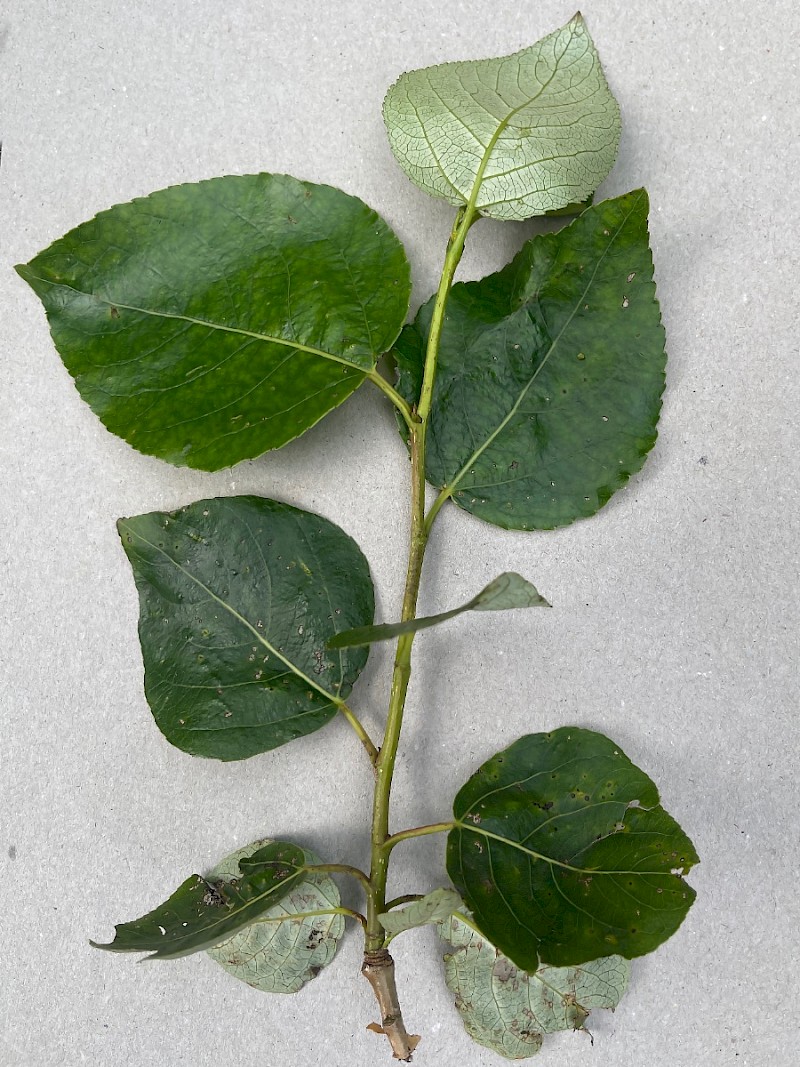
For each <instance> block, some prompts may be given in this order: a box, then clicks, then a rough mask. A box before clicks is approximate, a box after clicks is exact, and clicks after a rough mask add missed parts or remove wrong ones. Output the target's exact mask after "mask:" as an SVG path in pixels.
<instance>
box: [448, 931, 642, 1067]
mask: <svg viewBox="0 0 800 1067" xmlns="http://www.w3.org/2000/svg"><path fill="white" fill-rule="evenodd" d="M439 934H440V936H441V937H442V939H443V940H444V941H446V942H447V943H448V944H449V945H450V946H451V947H452V948H453V952H452V953H448V954H447V955H445V957H444V960H445V982H446V983H447V988H448V989H449V990H450V992H451V993H453V994H454V995H455V998H456V1007H457V1008H458V1010H459V1012H460V1014H461V1018H462V1019H463V1021H464V1028H465V1029H466V1031H467V1033H468V1034H469V1036H470V1037H471V1038H472V1039H473V1041H477V1042H478V1044H480V1045H485V1046H486V1047H487V1048H490V1049H492V1051H493V1052H498V1053H499V1054H500V1055H501V1056H505V1057H506V1058H507V1059H510V1060H521V1059H526V1058H527V1057H529V1056H534V1055H536V1053H537V1052H538V1051H539V1049H540V1048H541V1046H542V1040H543V1037H544V1035H545V1034H552V1033H555V1032H556V1031H558V1030H581V1029H583V1028H584V1023H585V1021H586V1018H587V1017H588V1015H589V1013H590V1012H591V1011H592V1010H593V1009H595V1008H615V1007H616V1006H617V1004H618V1003H619V1001H620V998H621V997H622V994H623V993H624V992H625V989H626V988H627V985H628V977H629V974H630V964H629V963H628V961H627V960H625V959H623V958H622V957H621V956H608V957H605V958H603V959H598V960H593V961H591V962H590V963H585V964H583V965H581V966H579V967H547V966H544V967H540V968H539V969H538V970H537V971H536V972H535V973H533V974H527V973H526V972H525V971H523V970H520V969H519V968H518V967H515V966H514V964H513V963H512V962H511V960H510V959H509V958H508V956H505V955H503V953H502V952H501V951H500V950H499V949H497V948H495V946H494V945H493V944H492V943H491V942H490V941H489V940H488V939H487V938H485V937H484V936H483V934H482V933H480V932H479V931H478V930H477V928H476V927H474V926H473V925H471V921H470V917H469V916H468V915H462V914H458V915H452V916H450V918H449V919H448V920H446V921H445V922H442V923H440V924H439Z"/></svg>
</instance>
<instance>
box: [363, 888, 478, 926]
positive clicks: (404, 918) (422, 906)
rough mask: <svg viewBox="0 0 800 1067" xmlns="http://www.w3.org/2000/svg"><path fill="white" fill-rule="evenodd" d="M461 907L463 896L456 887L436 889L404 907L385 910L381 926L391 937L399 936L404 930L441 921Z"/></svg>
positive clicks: (381, 917) (381, 918)
mask: <svg viewBox="0 0 800 1067" xmlns="http://www.w3.org/2000/svg"><path fill="white" fill-rule="evenodd" d="M460 907H462V903H461V897H460V896H459V895H458V893H456V891H455V889H446V888H444V889H434V890H433V892H432V893H428V894H426V896H424V897H422V899H421V900H415V901H412V903H410V904H406V906H405V907H404V908H397V909H395V910H394V911H386V912H384V913H383V914H382V915H381V916H380V920H381V926H382V927H383V928H384V930H385V931H386V933H387V934H388V935H389V936H390V937H397V935H398V934H401V933H403V931H404V930H412V929H414V927H417V926H429V925H431V924H433V923H438V922H441V921H442V920H443V919H446V918H447V916H448V915H452V914H453V912H454V911H457V910H458V908H460Z"/></svg>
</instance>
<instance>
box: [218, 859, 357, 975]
mask: <svg viewBox="0 0 800 1067" xmlns="http://www.w3.org/2000/svg"><path fill="white" fill-rule="evenodd" d="M270 844H272V842H269V841H256V842H254V843H253V844H252V845H247V846H246V847H245V848H240V849H238V850H237V851H236V852H233V853H232V854H231V855H230V856H226V857H225V859H224V860H222V861H221V862H220V863H218V864H217V865H216V867H214V869H213V870H212V871H210V872H209V874H208V875H207V879H208V881H210V882H217V881H220V880H221V881H222V882H223V883H224V885H225V886H227V885H229V883H230V881H231V879H234V880H235V879H238V878H239V877H241V871H240V867H239V861H240V860H241V859H244V858H246V857H250V856H252V855H253V854H254V853H256V852H258V851H260V850H261V849H263V848H265V847H266V846H267V845H270ZM303 856H304V860H305V863H306V864H308V865H309V866H313V865H315V864H318V863H319V862H320V860H319V858H318V857H317V856H315V855H314V853H313V852H310V851H309V850H308V849H303ZM340 904H341V900H340V897H339V890H338V889H337V887H336V883H335V882H334V881H333V879H332V878H330V877H329V876H328V875H327V874H321V873H320V872H318V871H306V872H305V874H304V875H303V877H302V878H301V879H300V880H299V881H298V882H296V883H295V884H294V885H293V886H292V888H291V889H290V890H289V892H288V893H287V894H286V896H284V897H283V898H282V899H281V901H280V903H278V904H276V905H275V906H274V907H272V908H270V909H269V911H267V912H265V913H264V914H263V915H261V916H260V917H259V919H258V920H257V921H256V922H254V923H253V924H252V925H251V926H248V927H246V928H245V929H242V930H239V931H238V932H237V933H235V934H234V935H233V936H232V937H230V938H228V940H227V941H222V942H221V943H220V944H218V945H215V946H214V947H213V948H210V949H208V954H209V956H211V958H212V959H213V960H215V961H216V962H217V963H219V964H220V966H221V967H223V968H224V969H225V970H226V971H227V972H228V974H231V975H233V977H234V978H238V979H240V980H241V981H242V982H246V983H247V984H248V985H251V986H253V988H254V989H260V990H261V991H262V992H264V993H296V992H297V991H298V989H302V987H303V986H304V985H305V984H306V983H307V982H310V981H311V979H312V978H315V977H316V976H317V974H319V972H320V970H321V969H322V968H323V967H326V966H327V965H328V964H329V963H330V962H331V960H332V959H333V957H334V955H335V953H336V949H337V946H338V944H339V941H340V940H341V938H342V935H343V934H344V917H343V916H342V915H337V914H333V915H331V914H328V915H320V914H311V915H308V916H307V917H305V918H302V917H300V918H299V917H298V916H302V915H303V913H306V912H324V911H326V910H329V909H332V908H338V907H339V906H340ZM287 916H291V918H287Z"/></svg>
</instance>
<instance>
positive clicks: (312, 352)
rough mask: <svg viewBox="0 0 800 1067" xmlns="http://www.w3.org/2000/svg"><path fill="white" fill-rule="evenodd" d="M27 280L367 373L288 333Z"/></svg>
mask: <svg viewBox="0 0 800 1067" xmlns="http://www.w3.org/2000/svg"><path fill="white" fill-rule="evenodd" d="M26 280H33V281H37V282H41V283H43V284H45V285H53V286H57V287H58V288H61V289H69V291H70V292H72V293H77V294H78V295H79V296H83V297H91V299H93V300H96V301H97V302H98V303H100V304H104V305H105V306H106V307H109V308H111V307H114V308H121V309H122V310H124V311H134V312H136V313H137V314H139V315H150V316H151V317H153V318H159V319H174V320H175V321H177V322H188V323H189V324H190V325H192V326H204V327H206V329H209V330H219V331H221V332H222V333H232V334H238V335H239V336H241V337H249V338H251V339H252V340H254V341H264V342H266V343H267V344H274V345H283V346H285V347H286V348H292V349H294V350H295V351H297V352H304V353H305V354H306V355H309V356H317V357H318V358H320V359H327V360H330V361H331V362H332V363H339V364H341V365H342V366H345V367H351V368H352V369H353V370H356V371H359V372H360V373H361V374H365V375H366V374H369V370H370V368H365V367H362V366H360V364H358V363H354V362H353V361H352V360H349V359H346V358H345V357H344V356H337V355H335V354H334V353H333V352H326V351H325V350H324V349H322V348H315V347H314V346H313V345H304V344H302V343H301V342H300V341H294V340H291V339H290V338H287V337H275V336H273V335H272V334H266V333H257V332H256V331H255V330H244V329H241V328H240V327H237V326H225V325H223V324H222V323H219V322H211V321H209V320H208V319H198V318H195V317H194V316H192V315H180V314H177V313H174V312H170V311H157V310H154V309H153V308H143V307H137V306H136V305H135V304H125V303H122V302H121V301H119V300H110V299H108V297H105V296H99V295H98V294H97V293H85V292H84V291H83V290H82V289H76V288H75V286H73V285H67V284H66V283H65V282H61V281H53V279H52V278H42V277H40V276H38V275H35V274H34V273H33V272H32V271H29V272H28V278H26Z"/></svg>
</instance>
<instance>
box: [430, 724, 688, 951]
mask: <svg viewBox="0 0 800 1067" xmlns="http://www.w3.org/2000/svg"><path fill="white" fill-rule="evenodd" d="M453 811H454V814H455V821H456V825H455V828H454V829H453V830H451V832H450V834H449V836H448V842H447V870H448V873H449V875H450V878H451V879H452V881H453V884H454V885H455V887H456V889H458V891H459V892H460V893H461V895H462V896H463V898H464V900H465V901H466V903H467V905H468V906H469V908H470V909H471V910H472V912H473V915H474V917H475V921H476V923H477V924H478V926H479V927H480V929H481V930H482V931H483V933H484V934H485V935H486V936H487V937H488V938H489V939H490V940H491V941H492V943H493V944H495V945H496V946H497V947H498V948H499V949H500V950H501V951H502V952H504V953H505V954H506V955H507V956H509V957H510V959H512V960H513V961H514V963H515V964H516V965H517V966H518V967H521V968H523V969H524V970H526V971H535V970H536V968H537V967H538V966H539V965H540V963H549V964H554V965H555V966H560V967H565V966H573V965H575V964H579V963H585V962H586V961H588V960H593V959H599V958H600V957H602V956H607V955H609V954H610V953H614V954H619V955H621V956H625V957H626V958H628V959H631V958H633V957H634V956H642V955H644V954H645V953H647V952H651V951H652V950H653V949H654V948H657V947H658V946H659V945H660V944H661V943H662V941H666V939H667V938H668V937H670V935H671V934H673V933H674V932H675V931H676V930H677V929H678V927H679V926H680V924H681V922H682V921H683V919H684V917H685V915H686V913H687V911H688V910H689V907H690V906H691V903H692V901H693V900H694V896H695V893H694V890H693V889H692V888H691V887H690V886H688V885H687V884H686V883H685V882H684V881H683V879H682V878H681V874H683V873H685V872H687V871H689V870H690V869H691V867H692V866H693V865H694V864H695V863H696V862H697V854H696V852H695V850H694V846H693V845H692V843H691V841H690V840H689V838H688V837H687V836H686V834H685V833H684V832H683V831H682V830H681V828H680V827H679V826H678V824H677V823H676V822H675V820H674V819H673V818H672V817H671V816H670V815H668V814H667V813H666V812H665V811H664V809H663V808H662V807H660V806H659V796H658V790H657V789H656V787H655V785H654V784H653V782H652V781H651V780H650V779H649V778H648V777H647V775H646V774H644V772H643V771H640V770H639V769H638V767H634V765H633V764H632V763H631V762H630V760H629V759H628V758H627V756H626V755H625V754H624V753H623V752H622V751H621V750H620V749H619V748H618V747H617V746H616V745H614V743H613V742H612V741H609V739H608V738H607V737H603V735H602V734H598V733H594V732H592V731H591V730H582V729H579V728H577V727H574V726H573V727H564V728H563V729H560V730H554V731H553V732H552V733H549V734H530V735H528V736H527V737H523V738H520V740H519V741H517V742H515V743H514V744H513V745H511V747H510V748H507V749H506V750H505V751H503V752H500V753H498V754H497V755H496V756H493V757H492V759H490V760H489V761H488V762H487V763H485V764H484V765H483V766H482V767H481V768H480V770H479V771H478V772H477V773H476V774H474V775H473V776H472V778H470V780H469V781H468V782H467V784H466V785H465V786H464V787H463V789H461V791H460V792H459V794H458V796H457V797H456V799H455V802H454V805H453Z"/></svg>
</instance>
